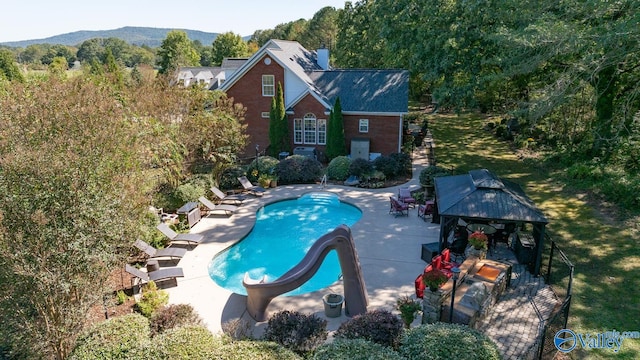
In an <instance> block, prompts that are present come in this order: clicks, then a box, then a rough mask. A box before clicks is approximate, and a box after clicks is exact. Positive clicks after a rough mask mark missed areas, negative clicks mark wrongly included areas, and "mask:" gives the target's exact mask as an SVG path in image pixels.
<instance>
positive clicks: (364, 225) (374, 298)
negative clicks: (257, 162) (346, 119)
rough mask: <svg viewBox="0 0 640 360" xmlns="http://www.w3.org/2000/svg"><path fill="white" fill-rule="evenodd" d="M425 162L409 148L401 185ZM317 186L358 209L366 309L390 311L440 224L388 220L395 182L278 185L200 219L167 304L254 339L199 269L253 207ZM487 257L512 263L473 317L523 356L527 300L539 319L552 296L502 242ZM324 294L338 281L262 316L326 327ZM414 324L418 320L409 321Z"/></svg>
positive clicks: (235, 308) (239, 305) (239, 299)
mask: <svg viewBox="0 0 640 360" xmlns="http://www.w3.org/2000/svg"><path fill="white" fill-rule="evenodd" d="M426 165H427V156H426V151H424V149H423V148H418V149H416V150H415V151H414V162H413V173H414V178H413V179H412V180H411V181H410V182H408V183H406V184H403V185H402V186H403V187H406V186H409V187H411V188H412V189H416V188H418V186H419V184H418V180H417V179H418V175H419V173H420V170H421V169H422V168H423V167H424V166H426ZM318 190H324V191H330V192H333V193H336V194H338V195H339V196H340V198H341V200H343V201H347V202H349V203H352V204H354V205H356V206H358V207H359V208H360V209H361V210H362V212H363V216H362V219H361V220H360V221H359V222H358V223H356V224H355V225H354V226H353V227H352V228H351V230H352V234H353V237H354V241H355V244H356V248H357V251H358V256H359V259H360V265H361V267H362V273H363V276H364V282H365V285H366V289H367V292H368V298H369V306H368V309H369V310H372V309H380V308H383V309H387V310H391V311H394V310H393V309H394V307H395V305H396V300H397V299H398V298H399V297H400V296H402V295H414V292H415V291H414V286H413V279H414V278H415V276H416V274H418V273H420V272H422V270H423V269H424V267H425V262H424V261H423V260H422V259H421V248H422V244H425V243H434V242H438V239H439V232H440V224H434V223H431V222H430V221H429V220H428V219H427V221H423V220H422V219H420V218H418V216H417V215H418V212H417V209H411V210H409V216H408V217H398V218H396V217H394V216H393V215H391V214H389V196H392V195H396V194H397V193H398V187H397V186H396V187H392V188H384V189H362V188H356V187H348V186H337V185H328V186H326V187H322V186H319V185H292V186H279V187H277V188H272V189H269V190H268V191H267V192H266V193H265V195H264V196H262V197H255V198H254V197H250V198H249V199H247V201H245V202H244V204H243V205H242V206H241V207H240V208H239V209H238V211H237V212H236V214H234V215H233V216H232V217H231V218H226V217H224V218H220V217H207V218H203V219H202V220H201V221H200V222H199V223H198V224H196V225H195V226H194V227H193V228H192V229H191V231H192V232H194V233H199V234H202V235H204V236H205V240H204V241H203V243H202V244H200V245H198V246H197V247H196V248H195V249H193V250H191V251H189V252H188V253H187V254H186V255H185V256H184V258H183V259H182V260H181V261H180V264H179V266H180V267H182V268H183V270H184V275H185V276H184V278H181V279H179V280H178V286H176V287H172V288H168V289H166V291H167V292H168V293H169V295H170V298H169V301H170V303H173V304H178V303H188V304H191V305H192V306H193V307H194V309H195V310H196V311H197V312H198V313H199V314H200V316H201V317H202V318H203V319H204V320H205V322H206V323H207V326H208V328H209V329H210V330H211V331H212V332H214V333H217V332H221V331H222V325H223V324H224V323H226V322H229V321H232V320H236V319H242V320H245V321H248V322H249V323H250V324H251V325H252V326H251V329H252V331H253V335H254V336H256V337H257V336H260V335H261V334H262V331H263V329H264V326H265V323H256V322H255V321H253V319H251V317H249V316H248V314H247V313H246V297H245V296H242V295H237V294H233V293H231V292H229V291H227V290H225V289H222V288H220V287H219V286H218V285H216V284H215V283H214V282H213V281H212V280H211V278H210V277H209V274H208V272H207V267H208V264H209V262H210V261H211V259H212V258H213V256H214V255H215V254H217V253H218V252H220V251H222V250H224V249H225V248H227V247H229V246H231V245H233V244H234V243H235V242H236V241H238V240H239V239H241V238H242V237H243V236H244V235H245V234H247V233H248V232H249V231H250V230H251V228H252V226H253V223H254V222H255V213H256V210H258V209H259V208H260V207H262V206H264V205H265V204H267V203H269V202H272V201H274V200H278V199H283V198H295V197H298V196H300V195H301V194H304V193H306V192H310V191H318ZM490 258H493V259H497V260H502V261H510V262H512V263H513V264H514V267H513V274H512V280H511V287H510V288H509V289H507V291H506V293H505V295H504V296H503V297H502V298H501V299H499V301H498V303H497V304H496V305H495V307H494V309H492V311H491V312H490V313H489V314H488V315H487V317H486V318H485V321H484V322H480V324H479V328H480V329H481V330H482V331H483V332H485V333H486V334H487V335H489V336H490V337H492V338H493V339H494V340H495V341H496V343H497V344H498V346H499V347H500V349H501V351H502V353H503V355H505V358H512V356H514V357H526V355H527V353H528V351H529V349H530V348H531V346H533V345H534V344H533V343H534V342H535V336H531V335H532V334H537V331H538V326H539V324H540V320H539V318H538V316H536V312H535V309H534V308H532V305H531V303H532V302H534V303H535V304H536V305H537V308H538V309H540V313H541V316H542V317H543V318H545V319H546V318H547V317H548V316H549V314H550V312H551V309H553V306H554V305H555V297H554V296H552V295H553V294H552V292H551V291H550V290H549V289H548V287H546V286H545V285H544V282H543V280H542V279H541V278H534V277H531V276H529V274H528V273H526V271H525V267H524V266H521V265H518V264H517V260H516V259H515V255H514V254H513V252H512V251H511V250H509V249H507V248H506V247H505V246H504V244H499V246H498V248H497V249H496V251H494V252H493V253H492V254H491V256H490ZM522 280H524V281H522ZM332 292H335V293H338V294H342V284H341V282H340V281H338V282H336V283H335V284H334V285H333V286H331V287H330V288H327V289H323V290H321V291H316V292H313V293H308V294H304V295H299V296H292V297H277V298H275V299H274V300H273V301H272V302H271V304H270V305H269V308H268V310H269V312H270V313H274V312H277V311H279V310H285V309H287V310H297V311H301V312H304V313H312V314H315V315H317V316H320V317H322V318H325V319H326V320H327V322H328V325H327V327H328V329H329V331H333V330H336V329H337V328H338V326H339V325H340V324H341V323H342V322H344V321H346V320H347V319H348V318H347V317H346V316H345V315H344V311H343V313H342V315H341V316H340V317H336V318H328V317H326V316H325V314H324V304H323V301H322V297H323V296H324V295H326V294H328V293H332ZM514 302H516V303H517V305H514ZM527 304H529V305H528V306H527ZM505 309H510V310H508V311H507V310H505ZM489 319H490V320H491V321H489ZM419 322H420V318H418V319H416V322H415V323H414V324H418V323H419ZM507 355H509V356H507Z"/></svg>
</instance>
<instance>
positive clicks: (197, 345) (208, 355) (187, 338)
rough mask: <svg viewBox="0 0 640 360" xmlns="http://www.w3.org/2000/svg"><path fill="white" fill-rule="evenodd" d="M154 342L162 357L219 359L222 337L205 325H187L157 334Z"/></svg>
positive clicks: (158, 356)
mask: <svg viewBox="0 0 640 360" xmlns="http://www.w3.org/2000/svg"><path fill="white" fill-rule="evenodd" d="M153 343H154V344H155V347H156V349H157V352H158V354H157V358H160V359H190V360H191V359H203V360H205V359H217V358H218V357H216V356H214V354H215V352H216V349H217V348H219V347H220V346H222V339H221V338H220V337H217V336H214V335H213V334H212V333H211V331H209V330H208V329H207V328H205V327H203V326H197V325H187V326H183V327H179V328H175V329H170V330H167V331H165V332H164V333H162V334H160V335H159V336H156V337H155V338H154V341H153Z"/></svg>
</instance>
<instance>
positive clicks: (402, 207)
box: [389, 196, 409, 217]
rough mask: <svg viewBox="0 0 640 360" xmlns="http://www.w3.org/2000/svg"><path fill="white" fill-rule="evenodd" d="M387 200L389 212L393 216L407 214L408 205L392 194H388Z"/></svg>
mask: <svg viewBox="0 0 640 360" xmlns="http://www.w3.org/2000/svg"><path fill="white" fill-rule="evenodd" d="M389 202H390V206H389V214H393V215H394V216H395V217H398V216H409V205H407V204H405V203H403V202H400V201H398V199H396V198H394V197H393V196H389Z"/></svg>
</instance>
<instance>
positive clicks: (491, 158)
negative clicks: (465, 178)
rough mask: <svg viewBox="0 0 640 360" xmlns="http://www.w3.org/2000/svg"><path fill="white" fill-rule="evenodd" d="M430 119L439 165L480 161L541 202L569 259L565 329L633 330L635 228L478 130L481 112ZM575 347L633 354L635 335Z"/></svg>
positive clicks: (637, 287) (638, 258)
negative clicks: (610, 344)
mask: <svg viewBox="0 0 640 360" xmlns="http://www.w3.org/2000/svg"><path fill="white" fill-rule="evenodd" d="M429 119H430V121H429V126H430V128H431V131H432V134H433V137H434V140H435V143H436V158H437V163H438V165H439V166H444V167H446V168H453V169H454V170H455V173H457V174H460V173H465V172H467V171H468V170H471V169H476V168H487V169H489V170H491V171H493V172H494V173H496V174H497V175H498V176H500V177H503V178H506V179H509V180H512V181H515V182H517V183H519V184H520V185H521V186H522V187H523V189H524V190H525V191H526V193H527V194H528V195H529V197H531V198H532V199H533V201H534V202H535V203H536V204H537V206H538V207H539V208H540V209H542V211H543V212H544V213H545V215H546V216H547V218H548V219H549V225H548V227H547V232H548V233H549V235H550V236H551V237H552V238H553V239H554V240H555V241H556V242H557V243H558V245H559V246H560V247H561V249H562V250H563V251H564V252H565V253H566V254H567V256H568V257H569V259H570V260H571V261H572V262H573V264H574V265H575V278H574V282H573V302H572V305H571V311H570V317H569V324H568V326H567V327H568V328H569V329H571V330H573V331H574V332H576V333H600V332H605V331H613V330H617V331H619V332H622V331H640V249H639V248H638V246H637V239H638V229H637V224H635V227H636V228H635V229H634V228H633V227H634V226H625V225H624V224H623V223H624V222H622V221H617V220H612V219H610V218H609V217H607V216H606V215H603V214H601V213H600V212H599V211H597V210H598V203H597V202H595V201H589V198H590V197H589V196H588V195H586V194H583V193H580V192H576V191H572V190H571V187H570V186H569V184H566V183H564V182H563V181H562V180H561V179H563V178H564V177H563V176H561V175H562V173H561V172H560V170H550V169H546V168H545V167H544V166H543V165H541V163H540V162H538V161H537V160H535V159H531V158H528V160H524V159H521V158H519V157H518V156H517V155H516V153H515V152H514V150H513V149H512V148H511V147H510V144H509V143H507V142H504V141H501V140H498V139H497V138H496V137H495V136H493V135H492V133H491V132H489V131H486V130H485V125H486V124H487V123H488V122H490V121H499V118H495V119H490V118H487V117H483V116H480V115H473V114H465V115H460V116H457V115H454V114H450V115H446V114H442V115H434V116H431V117H430V118H429ZM578 348H579V346H578V347H577V348H576V350H574V351H572V352H571V353H570V355H571V357H572V358H575V359H601V358H611V359H639V358H640V339H635V340H632V339H627V340H625V341H624V343H623V346H622V350H621V352H619V353H614V352H613V351H611V350H589V351H581V350H578Z"/></svg>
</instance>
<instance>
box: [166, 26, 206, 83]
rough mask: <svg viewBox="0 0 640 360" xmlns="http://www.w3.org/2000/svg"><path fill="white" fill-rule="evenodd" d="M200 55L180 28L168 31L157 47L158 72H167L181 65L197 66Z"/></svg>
mask: <svg viewBox="0 0 640 360" xmlns="http://www.w3.org/2000/svg"><path fill="white" fill-rule="evenodd" d="M199 64H200V55H198V52H197V51H196V49H195V48H194V47H193V44H192V43H191V41H190V40H189V38H188V37H187V33H186V32H184V31H180V30H172V31H169V33H168V34H167V37H166V38H165V39H164V40H162V44H161V45H160V48H159V49H158V65H159V66H160V70H159V71H158V72H159V73H160V74H169V73H170V72H172V71H174V70H176V69H178V68H179V67H181V66H198V65H199Z"/></svg>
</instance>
